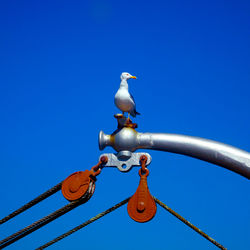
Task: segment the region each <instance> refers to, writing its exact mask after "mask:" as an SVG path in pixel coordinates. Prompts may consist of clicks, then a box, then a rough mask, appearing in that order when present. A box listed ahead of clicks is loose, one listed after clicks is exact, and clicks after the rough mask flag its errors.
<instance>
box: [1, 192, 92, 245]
mask: <svg viewBox="0 0 250 250" xmlns="http://www.w3.org/2000/svg"><path fill="white" fill-rule="evenodd" d="M90 189H91V187H90ZM91 195H92V193H89V192H87V193H86V194H85V195H84V196H83V197H82V198H81V199H79V200H76V201H72V202H71V203H69V204H67V205H65V206H64V207H62V208H60V209H58V210H56V211H55V212H53V213H51V214H49V215H47V216H45V217H43V218H42V219H40V220H38V221H36V222H34V223H32V224H31V225H29V226H27V227H25V228H23V229H21V230H19V231H18V232H16V233H14V234H12V235H10V236H8V237H7V238H5V239H3V240H1V241H0V249H2V248H4V247H6V246H8V245H10V244H12V243H14V242H15V241H17V240H19V239H21V238H23V237H24V236H26V235H28V234H30V233H32V232H34V231H36V230H37V229H39V228H40V227H42V226H44V225H46V224H48V223H49V222H51V221H53V220H55V219H57V218H58V217H60V216H62V215H63V214H65V213H67V212H69V211H71V210H72V209H74V208H76V207H78V206H79V205H81V204H83V203H84V202H86V201H87V200H88V199H89V198H90V197H91Z"/></svg>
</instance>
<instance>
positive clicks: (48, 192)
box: [0, 182, 62, 225]
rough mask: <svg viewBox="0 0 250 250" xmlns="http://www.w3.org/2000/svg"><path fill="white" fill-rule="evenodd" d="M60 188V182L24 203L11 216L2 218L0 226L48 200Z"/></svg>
mask: <svg viewBox="0 0 250 250" xmlns="http://www.w3.org/2000/svg"><path fill="white" fill-rule="evenodd" d="M61 186H62V182H60V183H58V184H57V185H55V186H54V187H52V188H51V189H49V190H47V191H46V192H44V193H42V194H41V195H39V196H37V197H36V198H35V199H33V200H31V201H30V202H28V203H26V204H25V205H23V206H22V207H20V208H19V209H17V210H16V211H14V212H12V213H11V214H9V215H7V216H6V217H4V218H3V219H1V220H0V225H1V224H3V223H5V222H6V221H8V220H10V219H12V218H14V217H15V216H17V215H18V214H20V213H22V212H24V211H26V210H27V209H29V208H31V207H33V206H34V205H36V204H37V203H39V202H40V201H43V200H45V199H46V198H48V197H49V196H51V195H52V194H54V193H56V192H57V191H59V190H60V189H61Z"/></svg>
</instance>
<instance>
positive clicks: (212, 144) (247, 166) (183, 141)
mask: <svg viewBox="0 0 250 250" xmlns="http://www.w3.org/2000/svg"><path fill="white" fill-rule="evenodd" d="M137 138H138V144H139V145H138V148H144V149H154V150H160V151H167V152H172V153H177V154H182V155H188V156H191V157H194V158H198V159H200V160H203V161H207V162H210V163H213V164H216V165H219V166H222V167H224V168H227V169H229V170H231V171H234V172H236V173H238V174H241V175H243V176H245V177H246V178H248V179H250V154H249V153H248V152H246V151H243V150H241V149H238V148H235V147H232V146H229V145H226V144H223V143H220V142H216V141H212V140H208V139H204V138H199V137H193V136H185V135H177V134H160V133H159V134H153V133H144V134H143V133H139V134H138V137H137Z"/></svg>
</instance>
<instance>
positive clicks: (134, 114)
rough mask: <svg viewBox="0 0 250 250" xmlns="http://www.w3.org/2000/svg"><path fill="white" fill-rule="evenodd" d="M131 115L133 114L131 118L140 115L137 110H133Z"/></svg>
mask: <svg viewBox="0 0 250 250" xmlns="http://www.w3.org/2000/svg"><path fill="white" fill-rule="evenodd" d="M130 114H131V116H133V117H136V115H140V113H139V112H137V111H136V110H133V112H132V113H130Z"/></svg>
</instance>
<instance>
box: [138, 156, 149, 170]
mask: <svg viewBox="0 0 250 250" xmlns="http://www.w3.org/2000/svg"><path fill="white" fill-rule="evenodd" d="M147 160H148V157H147V156H146V155H142V156H141V157H140V163H141V172H142V173H144V174H145V173H146V171H147V170H148V169H147V168H146V163H147Z"/></svg>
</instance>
